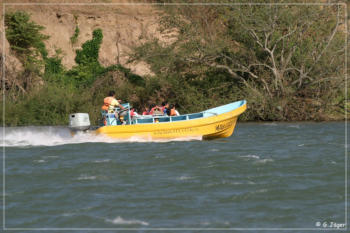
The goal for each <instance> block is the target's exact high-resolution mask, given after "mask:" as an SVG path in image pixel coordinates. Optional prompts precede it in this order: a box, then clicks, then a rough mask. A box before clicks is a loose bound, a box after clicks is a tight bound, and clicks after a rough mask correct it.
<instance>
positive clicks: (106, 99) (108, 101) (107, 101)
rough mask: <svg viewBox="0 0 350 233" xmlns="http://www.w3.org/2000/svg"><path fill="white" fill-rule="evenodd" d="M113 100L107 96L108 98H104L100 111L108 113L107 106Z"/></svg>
mask: <svg viewBox="0 0 350 233" xmlns="http://www.w3.org/2000/svg"><path fill="white" fill-rule="evenodd" d="M113 100H114V98H113V97H111V96H108V97H106V98H104V100H103V105H102V107H101V109H102V110H105V111H108V107H109V105H111V103H112V101H113Z"/></svg>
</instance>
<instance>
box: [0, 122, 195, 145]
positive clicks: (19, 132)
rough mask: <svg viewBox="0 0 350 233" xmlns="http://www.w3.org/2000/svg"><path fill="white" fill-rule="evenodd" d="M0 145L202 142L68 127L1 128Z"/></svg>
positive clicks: (188, 138) (187, 138)
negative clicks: (111, 134) (117, 135)
mask: <svg viewBox="0 0 350 233" xmlns="http://www.w3.org/2000/svg"><path fill="white" fill-rule="evenodd" d="M0 129H1V130H0V144H1V146H5V147H25V146H58V145H65V144H80V143H126V142H169V141H192V140H201V137H186V138H177V139H157V140H154V139H144V138H138V137H132V138H129V139H115V138H110V137H107V136H104V135H96V134H95V133H93V132H78V133H76V134H74V135H72V134H71V132H70V130H69V129H68V128H67V127H54V126H45V127H34V126H33V127H6V128H0Z"/></svg>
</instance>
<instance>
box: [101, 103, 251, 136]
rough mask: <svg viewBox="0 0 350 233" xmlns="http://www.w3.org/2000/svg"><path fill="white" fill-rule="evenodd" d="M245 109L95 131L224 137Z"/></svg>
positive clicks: (121, 134) (241, 107)
mask: <svg viewBox="0 0 350 233" xmlns="http://www.w3.org/2000/svg"><path fill="white" fill-rule="evenodd" d="M245 110H246V104H244V105H242V106H240V107H238V108H236V109H234V110H232V111H229V112H226V113H222V114H218V115H213V116H211V117H205V118H199V119H193V120H184V121H178V122H169V123H153V124H135V125H118V126H103V127H100V128H98V129H97V130H96V131H95V132H96V133H97V134H103V135H106V136H109V137H112V138H120V139H126V138H142V139H173V138H187V137H202V138H203V139H215V138H224V137H229V136H231V135H232V133H233V131H234V128H235V126H236V122H237V118H238V116H239V115H240V114H241V113H243V112H244V111H245Z"/></svg>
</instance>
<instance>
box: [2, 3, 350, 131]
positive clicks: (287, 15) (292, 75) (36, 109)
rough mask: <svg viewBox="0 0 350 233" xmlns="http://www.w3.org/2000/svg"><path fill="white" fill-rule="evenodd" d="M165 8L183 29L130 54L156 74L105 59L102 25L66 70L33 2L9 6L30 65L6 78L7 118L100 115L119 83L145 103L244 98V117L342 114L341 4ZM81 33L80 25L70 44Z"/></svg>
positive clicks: (19, 121) (122, 92) (23, 121)
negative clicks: (21, 7) (30, 10)
mask: <svg viewBox="0 0 350 233" xmlns="http://www.w3.org/2000/svg"><path fill="white" fill-rule="evenodd" d="M162 9H163V10H165V11H166V13H167V14H165V15H164V16H163V18H162V20H161V22H160V23H161V31H162V32H171V31H173V32H174V31H175V32H176V33H177V39H176V40H175V42H173V43H164V42H161V41H158V40H154V41H148V42H145V43H144V44H142V45H141V46H138V47H135V48H134V50H133V54H132V56H131V58H130V62H133V61H144V62H147V63H148V64H149V65H150V66H151V70H152V71H153V73H154V74H155V75H154V76H152V77H142V76H139V75H136V74H133V73H132V72H131V70H130V69H127V68H125V67H123V66H122V65H120V64H115V65H112V66H109V67H104V66H102V65H101V64H100V63H99V60H98V57H99V49H100V46H101V43H102V40H103V32H102V30H101V29H96V30H94V31H93V34H92V38H91V40H88V41H86V42H85V43H84V44H83V45H82V47H81V49H80V50H77V51H76V57H75V62H76V65H75V66H73V67H72V68H71V69H70V70H67V69H66V68H65V67H64V66H63V65H62V63H61V61H62V58H63V55H62V52H61V51H60V50H57V51H56V53H55V55H53V56H51V57H49V55H48V52H47V51H46V48H45V44H44V41H45V40H46V39H48V36H46V35H43V34H42V33H41V31H42V30H43V27H42V26H40V25H37V24H35V23H34V22H31V21H30V16H29V15H28V14H27V13H25V12H21V11H17V12H13V13H7V14H6V16H5V24H6V37H7V39H8V41H9V43H10V45H11V49H12V51H14V52H15V53H16V56H17V57H18V58H19V59H20V60H21V62H22V63H23V64H24V72H23V73H22V74H18V76H17V77H15V78H14V79H13V80H10V81H11V82H10V81H9V82H8V83H6V87H7V88H6V95H7V97H8V98H6V103H5V104H6V112H5V116H6V122H5V123H6V125H65V124H67V116H68V114H69V113H72V112H89V114H90V117H91V120H92V122H94V124H97V122H98V119H99V117H100V106H101V105H102V100H103V98H104V97H105V96H106V93H108V91H109V90H111V89H114V90H116V91H117V95H118V98H120V99H122V100H124V101H127V102H130V103H131V104H132V105H133V106H134V107H136V108H137V109H139V110H140V111H141V109H142V108H143V107H144V106H149V104H150V103H160V102H162V101H164V100H168V101H169V102H171V103H177V104H178V105H179V109H180V112H182V113H187V112H195V111H201V110H204V109H207V108H209V107H214V106H218V105H221V104H226V103H229V102H233V101H235V100H238V99H246V100H247V101H248V111H247V112H246V113H245V114H243V115H242V117H241V118H240V119H242V120H329V119H341V118H342V117H343V116H344V111H345V110H344V109H345V104H346V103H345V95H344V89H342V88H339V87H344V84H345V83H344V56H345V47H344V46H345V43H344V39H345V36H344V31H343V30H342V29H341V28H342V25H344V22H343V20H344V17H343V15H344V9H343V8H342V7H333V6H324V7H322V8H321V7H319V6H304V7H297V6H254V5H242V6H231V7H230V6H221V7H219V6H215V7H212V6H181V7H173V6H169V7H162ZM78 36H79V28H78V27H76V30H75V34H74V35H73V36H72V37H71V42H72V44H73V43H75V42H73V41H76V39H77V38H78ZM73 38H74V39H73ZM10 83H11V85H10ZM33 83H41V84H40V85H39V84H36V85H34V84H33ZM1 117H2V114H1Z"/></svg>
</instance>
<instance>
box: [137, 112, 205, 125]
mask: <svg viewBox="0 0 350 233" xmlns="http://www.w3.org/2000/svg"><path fill="white" fill-rule="evenodd" d="M202 117H203V113H202V112H200V113H192V114H185V115H180V116H164V115H158V116H157V115H144V116H137V117H134V118H133V119H132V124H152V123H165V122H176V121H186V120H192V119H198V118H202Z"/></svg>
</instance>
